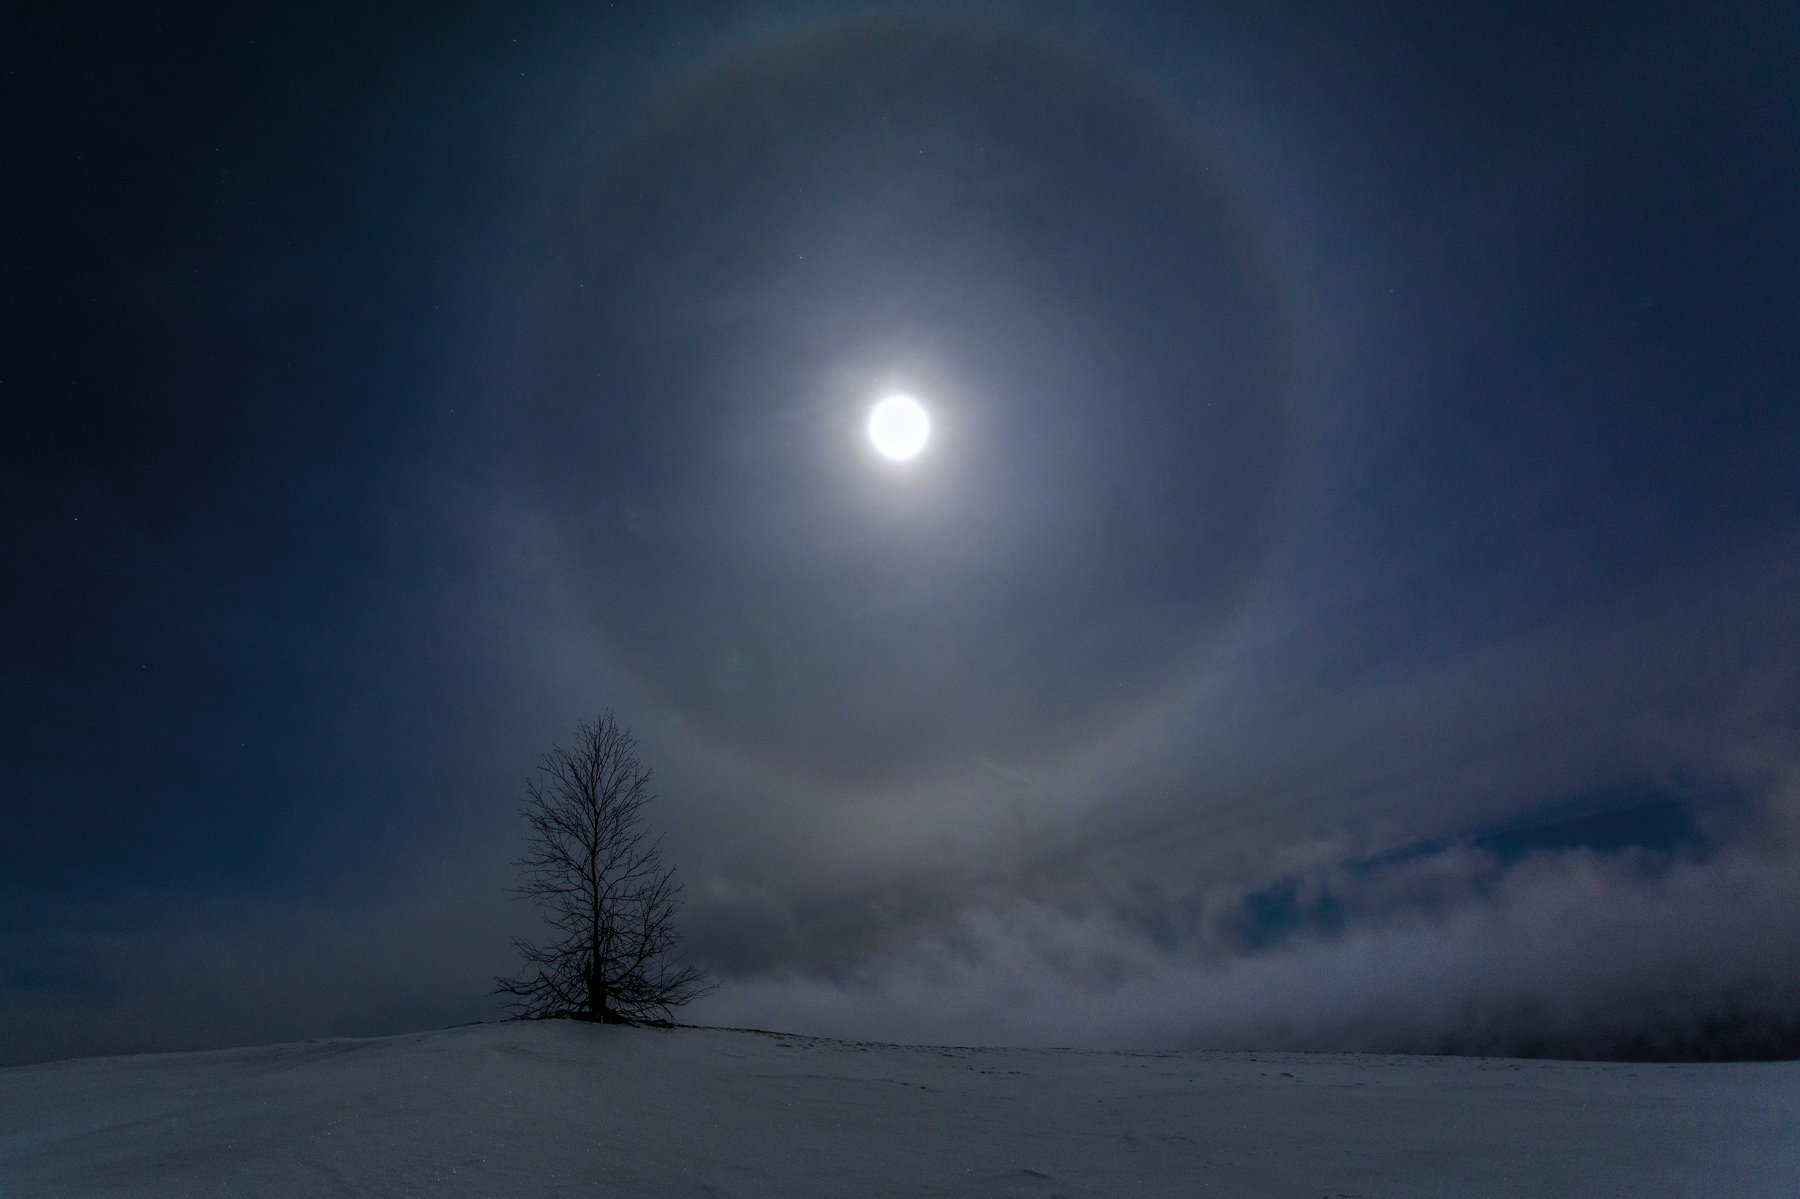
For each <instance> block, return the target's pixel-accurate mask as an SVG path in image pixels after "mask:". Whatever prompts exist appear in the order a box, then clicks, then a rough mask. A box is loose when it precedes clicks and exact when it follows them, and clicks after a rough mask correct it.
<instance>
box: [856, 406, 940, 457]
mask: <svg viewBox="0 0 1800 1199" xmlns="http://www.w3.org/2000/svg"><path fill="white" fill-rule="evenodd" d="M930 436H931V418H930V417H929V416H927V415H926V414H925V409H924V408H923V407H922V406H920V404H919V401H917V400H915V399H913V398H912V397H911V396H906V395H891V396H889V397H888V398H887V399H885V400H883V401H881V403H879V404H877V405H875V407H873V408H871V409H870V410H869V441H870V442H871V443H872V444H873V445H874V446H875V449H876V451H877V452H878V453H880V454H881V456H882V457H884V458H890V459H892V460H893V461H895V462H904V461H906V460H907V459H908V458H911V457H914V456H915V455H917V454H918V452H919V451H920V450H922V449H924V448H925V441H926V439H927V438H929V437H930Z"/></svg>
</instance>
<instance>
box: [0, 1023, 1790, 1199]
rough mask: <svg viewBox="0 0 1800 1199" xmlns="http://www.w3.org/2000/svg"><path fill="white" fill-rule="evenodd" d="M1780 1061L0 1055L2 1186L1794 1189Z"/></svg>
mask: <svg viewBox="0 0 1800 1199" xmlns="http://www.w3.org/2000/svg"><path fill="white" fill-rule="evenodd" d="M1797 1130H1800V1063H1773V1064H1763V1063H1746V1064H1731V1065H1637V1064H1597V1063H1581V1062H1541V1061H1512V1060H1506V1059H1498V1058H1496V1059H1477V1058H1429V1057H1373V1056H1363V1055H1331V1054H1291V1053H1154V1054H1152V1053H1093V1052H1077V1051H1072V1050H1019V1049H962V1048H933V1047H923V1046H917V1047H915V1046H897V1045H874V1044H864V1043H859V1042H849V1041H827V1040H816V1039H811V1038H804V1037H795V1036H785V1035H777V1034H770V1033H755V1032H739V1031H726V1030H717V1029H674V1030H656V1029H648V1028H621V1027H596V1026H592V1025H580V1024H573V1023H566V1022H561V1021H551V1022H537V1023H505V1024H485V1025H473V1026H469V1027H465V1028H457V1029H450V1030H447V1031H443V1032H433V1033H423V1034H419V1035H413V1036H400V1037H387V1038H382V1039H377V1040H342V1041H313V1042H307V1043H304V1044H295V1045H274V1046H267V1047H263V1048H255V1049H233V1050H224V1051H218V1052H209V1053H182V1054H165V1055H154V1056H139V1057H115V1058H90V1059H85V1060H79V1061H69V1062H54V1063H49V1064H45V1065H36V1066H20V1067H14V1068H11V1069H6V1070H0V1195H5V1196H7V1197H8V1199H16V1197H22V1196H38V1195H45V1196H108V1195H134V1196H137V1195H169V1196H175V1195H180V1196H191V1195H259V1196H277V1197H281V1196H325V1195H448V1196H454V1195H508V1196H533V1195H571V1196H573V1195H581V1196H602V1195H620V1196H650V1195H680V1196H690V1195H691V1196H718V1195H746V1196H750V1195H756V1196H761V1195H779V1196H804V1195H820V1196H827V1195H829V1196H846V1195H856V1196H865V1195H919V1194H930V1195H971V1196H1001V1195H1013V1196H1052V1195H1064V1196H1070V1197H1071V1199H1073V1197H1075V1196H1118V1195H1182V1196H1195V1195H1206V1196H1238V1195H1242V1196H1305V1197H1308V1199H1318V1197H1319V1196H1326V1197H1328V1199H1335V1197H1347V1196H1382V1197H1384V1199H1392V1197H1395V1196H1409V1195H1411V1196H1446V1195H1456V1196H1482V1195H1496V1196H1497V1195H1509V1196H1510V1195H1580V1196H1604V1195H1617V1196H1629V1197H1630V1199H1650V1197H1652V1196H1677V1195H1680V1196H1686V1195H1694V1196H1702V1195H1703V1196H1714V1197H1716V1196H1734V1195H1769V1196H1773V1195H1794V1194H1800V1132H1797Z"/></svg>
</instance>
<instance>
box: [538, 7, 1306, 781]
mask: <svg viewBox="0 0 1800 1199" xmlns="http://www.w3.org/2000/svg"><path fill="white" fill-rule="evenodd" d="M572 194H573V195H574V197H575V198H574V199H573V200H572V201H571V202H570V203H569V205H568V207H567V209H566V210H565V212H564V213H563V219H562V221H561V223H560V225H559V226H558V231H557V233H556V235H555V238H554V242H553V245H552V247H551V250H550V252H549V254H548V255H547V260H548V262H549V265H548V266H547V268H546V272H545V276H544V282H543V284H542V291H541V293H540V296H539V302H538V304H537V308H536V312H535V314H534V317H533V321H532V327H533V329H534V334H533V336H535V337H536V338H537V341H536V344H535V346H534V347H533V348H532V353H531V359H530V371H531V376H532V377H531V378H530V380H529V381H528V383H527V394H528V399H527V402H526V403H525V405H524V406H523V407H522V409H521V411H522V412H523V413H524V415H525V419H526V421H527V427H526V428H525V430H524V434H525V436H526V438H527V440H528V449H529V453H528V457H527V463H528V469H529V471H530V483H531V485H532V486H533V487H534V488H535V489H536V496H537V499H538V504H539V508H540V510H541V511H542V513H543V514H544V517H545V519H546V522H547V527H548V529H549V531H550V533H551V536H552V542H551V544H552V546H553V549H554V552H555V553H556V554H557V556H558V558H559V559H560V562H561V567H562V573H563V576H564V577H565V578H566V579H568V580H569V586H570V587H571V588H572V589H573V592H574V594H573V597H572V598H573V600H574V602H575V603H577V604H578V605H580V608H581V610H584V611H585V612H586V613H588V614H589V617H590V620H591V627H592V629H593V631H594V634H595V636H596V638H597V641H598V643H599V644H600V646H601V647H602V649H603V651H604V652H605V653H606V654H607V656H608V658H609V659H610V661H611V663H612V665H613V666H614V668H615V669H618V670H620V671H621V672H622V673H623V674H624V675H625V676H626V677H628V678H629V679H631V680H632V686H633V687H634V689H635V691H636V694H635V696H634V697H633V698H634V699H635V700H636V701H637V702H639V703H654V704H656V705H658V706H660V707H662V708H663V709H664V710H665V711H667V712H668V713H670V714H671V715H673V716H679V718H680V719H681V721H682V725H683V727H684V728H685V729H687V730H688V731H689V733H688V735H691V736H694V737H696V738H700V739H704V740H705V741H706V742H707V743H708V744H710V745H713V746H715V747H718V748H720V749H721V750H724V751H726V752H731V753H733V754H735V755H738V756H740V757H741V758H746V759H750V760H753V761H760V762H763V763H765V764H768V765H769V766H770V768H771V769H776V770H786V769H792V770H800V769H805V770H807V771H809V772H811V773H812V774H813V775H815V776H820V777H836V778H841V779H844V780H847V781H854V782H880V781H883V780H892V779H899V778H906V777H912V776H914V775H916V774H917V773H918V772H919V771H922V770H929V769H934V768H936V766H937V764H940V763H946V762H962V763H967V762H972V761H976V760H978V759H980V758H981V757H984V756H985V757H990V758H993V757H998V758H1007V757H1011V756H1016V755H1024V754H1032V753H1038V752H1048V751H1051V750H1054V751H1057V752H1059V753H1066V752H1075V751H1074V749H1073V748H1072V747H1078V746H1079V745H1081V744H1083V743H1085V742H1089V741H1092V740H1094V739H1096V738H1099V737H1103V736H1105V735H1107V734H1108V733H1109V732H1110V731H1112V730H1115V729H1117V728H1119V727H1121V726H1122V724H1123V722H1125V721H1127V720H1130V719H1134V718H1135V717H1136V716H1138V715H1140V714H1142V713H1143V712H1145V711H1146V710H1148V709H1149V708H1151V707H1153V706H1154V705H1156V704H1157V703H1158V702H1159V697H1162V696H1165V695H1167V694H1168V693H1169V689H1170V687H1171V686H1172V685H1174V684H1176V683H1178V682H1179V681H1181V679H1182V678H1183V672H1184V671H1186V670H1191V669H1192V665H1191V664H1192V663H1193V662H1194V661H1195V660H1196V659H1197V658H1198V656H1199V655H1198V650H1199V649H1201V648H1203V647H1204V646H1205V645H1206V644H1207V642H1208V639H1209V638H1210V637H1211V636H1212V635H1213V634H1214V633H1215V632H1216V631H1217V630H1218V629H1220V628H1221V627H1223V621H1224V619H1225V618H1226V617H1227V616H1229V615H1230V614H1231V613H1232V612H1233V611H1234V610H1235V609H1236V608H1237V606H1238V605H1239V604H1240V603H1241V602H1242V601H1243V598H1244V597H1245V596H1246V595H1247V594H1248V593H1249V589H1250V585H1251V582H1252V581H1253V580H1254V578H1255V577H1256V574H1257V572H1258V569H1259V567H1260V564H1261V563H1262V562H1263V561H1264V559H1265V557H1266V556H1267V551H1268V548H1269V546H1270V545H1271V544H1272V541H1273V538H1274V537H1275V535H1276V532H1277V530H1278V528H1279V526H1280V514H1281V512H1282V511H1284V505H1285V502H1286V498H1285V497H1286V496H1287V494H1288V491H1289V486H1288V477H1289V476H1288V470H1289V466H1288V464H1289V463H1290V461H1291V458H1292V454H1291V452H1290V437H1289V431H1288V426H1289V411H1288V406H1289V395H1288V378H1289V375H1290V368H1289V361H1288V359H1289V357H1290V354H1289V350H1288V347H1287V341H1286V322H1285V320H1284V319H1283V314H1282V312H1281V311H1280V309H1279V306H1278V305H1277V303H1276V294H1275V291H1274V289H1273V288H1272V287H1271V286H1270V282H1269V279H1268V278H1267V272H1266V270H1265V268H1264V267H1263V266H1262V265H1261V262H1260V260H1259V259H1258V258H1257V256H1256V255H1255V254H1254V253H1253V252H1251V250H1250V247H1253V246H1254V245H1256V244H1257V243H1258V241H1259V238H1258V237H1257V235H1256V231H1255V230H1254V229H1253V228H1252V227H1250V226H1249V225H1247V224H1246V220H1245V212H1244V210H1243V209H1242V208H1241V206H1240V205H1239V204H1237V203H1236V202H1235V200H1234V199H1233V198H1232V195H1231V193H1230V190H1229V188H1228V187H1227V186H1226V185H1225V183H1224V182H1223V181H1222V176H1221V174H1220V172H1219V170H1218V168H1217V166H1216V165H1215V164H1214V163H1213V162H1212V160H1211V159H1210V158H1209V157H1208V156H1207V155H1206V154H1205V153H1204V152H1203V151H1202V149H1201V147H1200V145H1199V143H1198V142H1197V141H1196V140H1195V139H1194V138H1193V136H1192V133H1191V131H1190V130H1189V129H1187V128H1185V127H1184V126H1183V125H1182V124H1181V123H1180V122H1179V121H1177V120H1176V119H1175V118H1174V117H1172V116H1171V115H1170V113H1169V112H1167V111H1166V110H1164V109H1162V108H1160V107H1158V106H1157V105H1156V104H1155V103H1154V102H1152V101H1149V100H1146V99H1145V98H1144V97H1143V96H1141V95H1139V94H1138V93H1136V92H1135V91H1133V90H1131V89H1130V88H1128V87H1126V86H1124V85H1122V84H1121V83H1119V82H1118V81H1116V80H1114V79H1112V78H1110V77H1108V76H1107V75H1105V74H1104V73H1102V72H1100V71H1097V70H1094V69H1091V68H1090V67H1088V66H1087V65H1085V64H1083V63H1080V62H1076V61H1073V60H1071V59H1069V58H1068V57H1066V56H1065V55H1063V54H1061V53H1060V52H1056V51H1051V50H1047V49H1044V48H1042V47H1040V46H1038V45H1036V44H1035V43H1032V42H1030V41H1029V40H1026V39H1024V38H1021V37H1018V36H1016V35H1014V34H1012V33H1002V32H999V31H996V30H994V29H990V28H986V27H982V26H977V25H971V24H967V23H963V22H959V21H955V20H949V19H940V18H929V17H906V18H892V17H879V18H869V19H854V20H849V21H845V22H842V23H839V24H834V25H831V26H829V27H827V28H824V29H822V30H815V31H813V32H811V33H807V34H804V35H800V36H794V37H789V38H786V39H782V40H777V41H773V42H770V43H767V44H764V45H762V46H760V47H758V48H756V49H754V50H751V51H748V52H746V53H743V54H740V55H738V56H736V57H734V58H729V59H727V60H725V61H723V62H721V63H719V64H717V65H716V66H714V67H713V68H711V69H709V70H706V71H703V72H699V73H697V74H695V75H694V76H693V77H692V79H691V81H690V82H689V83H688V84H687V85H686V86H685V87H681V88H678V89H677V90H676V91H675V92H674V93H672V94H671V98H670V99H669V100H668V101H667V102H666V103H665V104H664V105H663V106H662V107H661V108H659V109H658V110H656V111H655V112H653V114H652V115H651V116H650V117H649V118H648V119H647V120H646V121H644V122H643V123H642V124H641V125H640V126H638V127H637V128H636V129H635V130H633V131H632V132H631V133H630V134H629V136H627V137H625V138H624V139H623V140H622V141H621V142H620V143H619V144H618V145H617V146H616V147H614V148H613V150H612V152H611V154H610V155H609V156H608V157H607V158H605V159H604V160H602V162H601V163H600V164H599V165H597V166H596V167H595V168H593V169H592V170H590V172H589V174H588V175H587V176H586V177H585V178H584V179H582V180H581V181H580V185H579V186H578V187H577V188H575V189H574V190H573V193H572ZM895 376H898V377H903V378H906V379H907V380H908V381H909V383H912V382H917V383H918V385H919V386H921V387H922V388H923V389H924V390H923V391H922V392H921V393H920V394H921V395H924V396H928V397H929V400H930V405H931V412H930V413H929V414H926V413H925V410H924V406H923V405H918V401H917V400H914V401H913V404H914V405H916V406H917V408H916V410H915V409H914V408H910V407H907V406H905V405H901V404H898V403H895V404H894V405H893V406H891V407H890V406H889V403H888V399H889V397H887V396H886V395H884V393H883V392H881V391H879V390H870V388H871V387H872V386H879V384H880V381H881V380H882V379H883V378H884V377H885V378H891V377H895ZM852 396H861V397H864V400H863V402H862V403H857V402H854V401H849V402H847V398H848V397H852ZM896 399H897V397H896ZM872 400H881V401H882V403H880V404H877V405H875V406H874V407H873V408H870V407H868V406H867V405H868V403H869V401H872ZM934 426H935V428H934ZM952 428H954V431H955V436H954V438H953V439H952V438H950V437H949V436H947V435H946V434H947V431H948V430H950V429H952ZM859 438H867V444H868V446H869V447H870V450H869V452H865V453H863V454H854V453H846V452H845V450H846V445H847V444H857V440H858V439H859ZM921 452H922V453H923V454H924V457H925V458H929V459H930V460H931V461H930V465H931V470H932V486H931V487H930V488H912V487H908V488H894V487H889V486H882V485H880V484H881V482H882V481H883V480H881V479H880V478H879V476H880V475H881V474H883V473H885V472H881V471H872V470H871V469H870V467H871V463H870V460H869V459H870V457H871V456H872V454H881V455H883V458H884V459H885V458H886V457H888V456H890V455H891V456H892V457H893V463H892V465H895V466H898V467H903V468H905V469H906V470H907V471H909V472H910V471H911V470H913V469H914V468H916V467H919V466H922V465H924V458H918V457H915V458H913V459H911V460H910V461H908V460H907V458H906V454H907V453H912V454H915V455H916V454H919V453H921ZM885 464H886V463H884V465H885ZM872 476H875V477H872ZM790 764H791V765H790Z"/></svg>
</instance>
